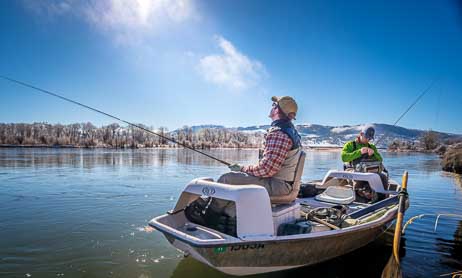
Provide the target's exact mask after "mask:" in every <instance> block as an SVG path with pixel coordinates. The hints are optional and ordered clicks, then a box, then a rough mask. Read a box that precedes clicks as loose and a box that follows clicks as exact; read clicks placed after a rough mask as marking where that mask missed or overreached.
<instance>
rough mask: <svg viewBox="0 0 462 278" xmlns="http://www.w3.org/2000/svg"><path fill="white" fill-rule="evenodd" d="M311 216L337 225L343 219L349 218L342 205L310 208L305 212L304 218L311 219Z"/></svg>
mask: <svg viewBox="0 0 462 278" xmlns="http://www.w3.org/2000/svg"><path fill="white" fill-rule="evenodd" d="M313 217H316V218H318V219H321V220H324V221H326V222H328V223H330V224H332V225H335V226H337V227H339V226H341V224H342V223H343V221H345V219H347V218H349V216H348V214H347V207H346V206H344V205H338V206H333V207H320V208H315V209H312V210H310V211H309V212H308V213H307V215H306V218H307V219H313Z"/></svg>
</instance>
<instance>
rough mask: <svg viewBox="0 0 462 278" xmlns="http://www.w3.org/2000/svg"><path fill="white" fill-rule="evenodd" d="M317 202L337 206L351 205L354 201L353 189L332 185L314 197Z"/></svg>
mask: <svg viewBox="0 0 462 278" xmlns="http://www.w3.org/2000/svg"><path fill="white" fill-rule="evenodd" d="M314 198H315V199H316V200H317V201H322V202H328V203H334V204H339V205H347V204H351V203H352V202H354V200H355V192H354V191H353V188H351V187H347V186H336V185H332V186H329V187H327V189H326V190H325V191H324V192H323V193H321V194H319V195H316V197H314Z"/></svg>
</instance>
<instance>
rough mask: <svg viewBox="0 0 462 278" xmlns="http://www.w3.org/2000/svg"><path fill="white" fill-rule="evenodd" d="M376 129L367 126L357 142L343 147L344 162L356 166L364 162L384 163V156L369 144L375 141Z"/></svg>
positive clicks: (354, 141)
mask: <svg viewBox="0 0 462 278" xmlns="http://www.w3.org/2000/svg"><path fill="white" fill-rule="evenodd" d="M374 134H375V129H374V128H373V127H372V126H365V127H364V128H363V129H362V130H361V132H360V133H359V136H358V137H356V139H355V140H353V141H350V142H347V143H346V144H345V146H343V150H342V161H343V162H345V163H350V165H352V166H354V165H356V164H357V163H359V162H361V161H363V160H369V161H371V160H372V161H379V162H382V160H383V159H382V156H381V155H380V153H379V152H378V151H377V148H376V147H375V146H374V145H373V144H371V143H369V141H370V140H373V139H374Z"/></svg>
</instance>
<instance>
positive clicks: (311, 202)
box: [295, 197, 370, 214]
mask: <svg viewBox="0 0 462 278" xmlns="http://www.w3.org/2000/svg"><path fill="white" fill-rule="evenodd" d="M295 202H297V203H299V204H300V205H301V206H302V209H303V208H304V207H305V208H308V209H314V208H320V207H334V206H338V204H333V203H328V202H322V201H318V200H316V199H315V198H314V197H307V198H297V199H296V200H295ZM345 206H346V207H347V213H348V214H350V213H352V212H355V211H357V210H360V209H363V208H366V207H368V206H370V204H365V203H358V202H353V203H351V204H348V205H345Z"/></svg>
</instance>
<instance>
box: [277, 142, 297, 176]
mask: <svg viewBox="0 0 462 278" xmlns="http://www.w3.org/2000/svg"><path fill="white" fill-rule="evenodd" d="M301 154H302V148H301V147H299V148H296V149H293V150H290V151H289V153H288V154H287V157H286V160H284V162H283V163H282V167H281V170H279V172H277V173H276V175H274V176H273V178H277V179H280V180H285V181H287V182H293V181H294V179H295V171H296V170H297V165H298V160H299V159H300V155H301Z"/></svg>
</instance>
